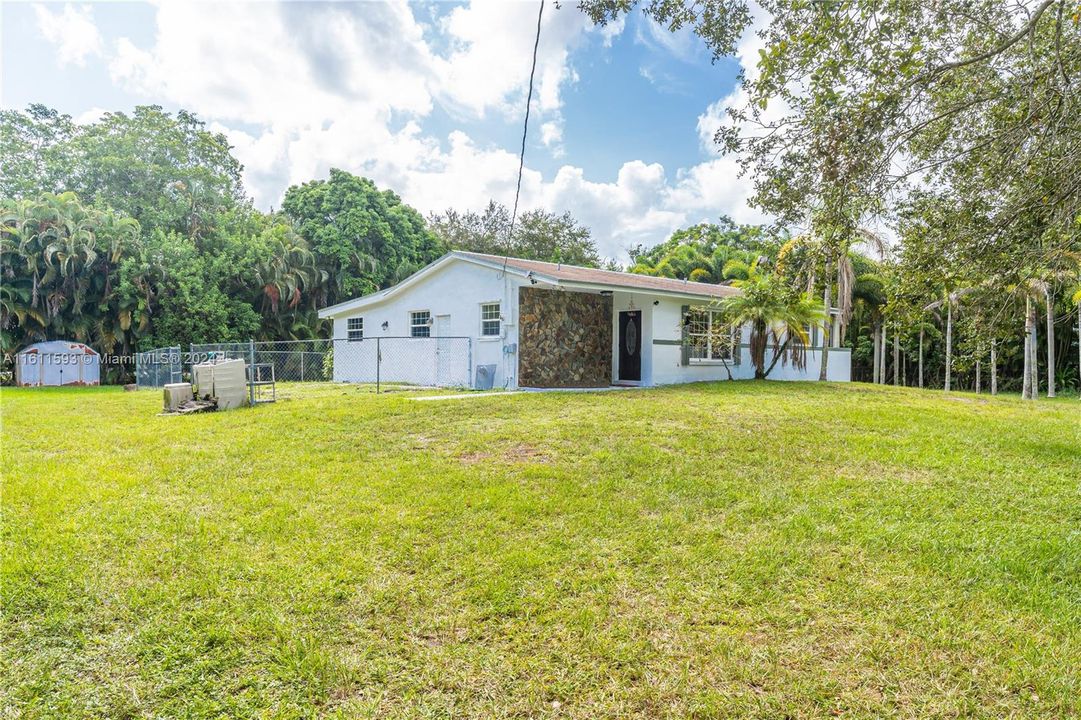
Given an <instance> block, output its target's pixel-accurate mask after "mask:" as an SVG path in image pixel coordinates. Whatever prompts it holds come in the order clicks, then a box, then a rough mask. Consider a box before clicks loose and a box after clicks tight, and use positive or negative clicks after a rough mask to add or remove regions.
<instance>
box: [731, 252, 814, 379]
mask: <svg viewBox="0 0 1081 720" xmlns="http://www.w3.org/2000/svg"><path fill="white" fill-rule="evenodd" d="M732 284H733V285H734V286H736V287H738V288H739V289H740V290H742V291H743V292H742V293H740V294H739V295H737V296H734V297H729V298H725V299H724V300H722V301H721V311H722V313H723V315H724V317H725V319H726V320H727V322H728V324H730V325H732V326H734V327H742V326H744V325H750V326H751V336H750V340H749V345H750V354H751V364H753V365H754V377H755V379H756V380H764V379H765V378H767V377H769V374H770V372H772V371H773V368H774V367H775V366H776V365H777V361H778V360H782V362H784V363H787V362H788V361H789V360H791V361H792V365H793V366H794V367H796V368H797V369H800V370H802V369H803V368H805V367H806V365H807V347H808V346H809V345H810V342H811V339H810V336H809V335H808V332H807V329H808V328H810V327H814V326H820V325H822V324H823V323H824V322H826V320H825V318H826V312H825V310H823V308H822V306H821V305H819V304H818V303H816V302H815V301H814V300H812V299H811V297H810V296H809V295H808V294H807V293H800V292H796V291H794V290H793V289H792V288H791V287H789V286H788V285H786V284H785V283H784V281H783V280H782V279H781V278H780V277H778V276H777V275H774V274H772V273H766V272H762V271H760V270H759V269H758V266H757V263H753V264H752V265H751V267H750V274H749V275H748V277H747V279H746V280H736V281H734V282H733V283H732ZM767 347H768V348H770V349H772V351H773V358H772V361H771V362H770V364H769V366H768V367H767V366H766V349H767Z"/></svg>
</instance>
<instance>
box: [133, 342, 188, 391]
mask: <svg viewBox="0 0 1081 720" xmlns="http://www.w3.org/2000/svg"><path fill="white" fill-rule="evenodd" d="M183 381H184V374H183V363H182V358H181V357H180V347H179V346H176V347H163V348H156V349H154V350H148V351H147V352H141V353H136V354H135V386H136V387H137V388H139V389H140V390H142V389H144V388H161V387H165V386H166V385H168V384H169V383H178V382H183Z"/></svg>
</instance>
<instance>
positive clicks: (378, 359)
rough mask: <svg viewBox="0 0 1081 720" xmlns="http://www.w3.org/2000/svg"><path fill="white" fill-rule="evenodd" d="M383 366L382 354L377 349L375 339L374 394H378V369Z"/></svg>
mask: <svg viewBox="0 0 1081 720" xmlns="http://www.w3.org/2000/svg"><path fill="white" fill-rule="evenodd" d="M382 364H383V353H382V351H381V349H380V347H379V338H376V339H375V394H376V395H378V394H379V367H380V366H381V365H382Z"/></svg>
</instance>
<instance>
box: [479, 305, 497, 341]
mask: <svg viewBox="0 0 1081 720" xmlns="http://www.w3.org/2000/svg"><path fill="white" fill-rule="evenodd" d="M493 305H495V317H494V318H486V317H484V309H485V308H490V307H491V306H493ZM493 322H494V323H495V332H494V333H489V332H485V331H484V330H485V324H486V323H493ZM502 334H503V304H502V303H501V302H499V301H498V300H489V301H488V302H482V303H481V304H480V338H481V339H487V340H492V339H494V338H498V337H500V336H502Z"/></svg>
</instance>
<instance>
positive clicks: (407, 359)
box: [187, 337, 473, 392]
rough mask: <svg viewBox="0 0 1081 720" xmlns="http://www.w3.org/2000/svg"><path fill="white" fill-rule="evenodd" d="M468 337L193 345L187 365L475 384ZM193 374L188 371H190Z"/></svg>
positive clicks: (304, 379)
mask: <svg viewBox="0 0 1081 720" xmlns="http://www.w3.org/2000/svg"><path fill="white" fill-rule="evenodd" d="M472 350H473V348H472V340H471V339H470V338H468V337H428V338H414V337H378V338H364V339H361V340H344V339H342V340H279V341H266V342H251V341H249V342H232V343H202V344H193V345H192V346H191V352H190V353H189V357H188V358H187V361H188V363H187V364H188V365H190V364H197V363H201V362H206V361H208V360H212V359H218V358H228V359H239V360H244V361H245V362H246V363H247V364H248V365H251V366H254V367H256V368H258V370H259V374H260V376H261V377H262V376H265V375H266V374H267V373H268V372H271V373H272V374H271V375H270V377H273V378H274V380H275V381H276V382H279V383H309V382H347V383H360V384H370V385H374V386H375V390H376V391H377V392H379V391H382V390H384V389H387V388H388V387H402V386H415V387H462V388H468V387H471V386H472V382H471V376H472V372H473V357H472ZM187 369H189V370H190V367H189V368H187Z"/></svg>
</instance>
